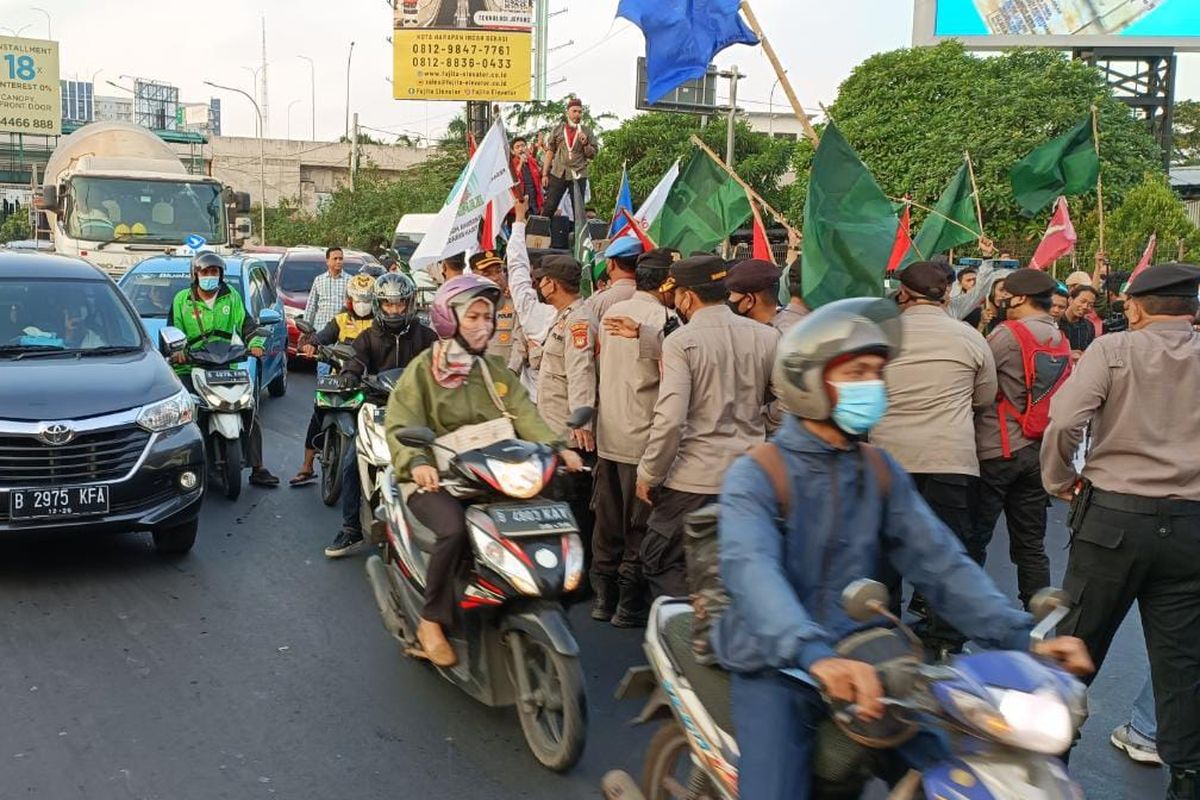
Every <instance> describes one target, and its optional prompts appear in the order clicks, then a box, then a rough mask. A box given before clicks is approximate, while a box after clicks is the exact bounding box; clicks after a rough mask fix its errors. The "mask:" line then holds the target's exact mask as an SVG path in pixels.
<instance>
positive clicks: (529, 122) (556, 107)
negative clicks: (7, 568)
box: [504, 95, 617, 139]
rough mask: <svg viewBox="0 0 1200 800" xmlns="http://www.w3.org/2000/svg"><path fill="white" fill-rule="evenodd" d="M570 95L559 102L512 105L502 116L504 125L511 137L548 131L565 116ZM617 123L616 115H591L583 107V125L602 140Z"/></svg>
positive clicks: (606, 113)
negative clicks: (606, 132)
mask: <svg viewBox="0 0 1200 800" xmlns="http://www.w3.org/2000/svg"><path fill="white" fill-rule="evenodd" d="M571 98H572V95H566V96H565V97H563V98H561V99H559V100H545V101H540V100H531V101H530V102H528V103H517V104H515V105H513V106H512V107H511V108H509V109H508V111H507V112H506V113H505V115H504V124H505V125H506V126H507V127H508V129H509V131H510V133H511V134H512V135H516V134H535V133H537V132H538V131H549V130H550V129H551V128H553V127H554V126H555V125H557V124H558V123H560V122H562V121H563V119H565V118H566V116H567V103H568V102H569V101H570V100H571ZM616 121H617V115H616V114H610V113H608V112H603V113H600V114H593V113H592V109H590V108H588V106H587V105H586V104H585V105H584V107H583V124H584V125H587V126H588V127H589V128H591V129H592V130H593V131H594V132H595V134H596V135H597V136H598V137H600V138H601V139H603V137H604V132H605V131H606V130H607V129H608V128H609V127H611V125H612V123H613V122H616Z"/></svg>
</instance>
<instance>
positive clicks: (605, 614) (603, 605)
mask: <svg viewBox="0 0 1200 800" xmlns="http://www.w3.org/2000/svg"><path fill="white" fill-rule="evenodd" d="M592 589H593V590H595V592H596V596H595V597H594V598H592V619H594V620H596V621H597V622H608V621H609V620H610V619H612V615H613V614H614V613H615V612H616V610H617V586H616V582H615V581H613V580H611V579H607V578H592Z"/></svg>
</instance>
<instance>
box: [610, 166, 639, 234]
mask: <svg viewBox="0 0 1200 800" xmlns="http://www.w3.org/2000/svg"><path fill="white" fill-rule="evenodd" d="M622 211H628V212H629V213H630V214H632V213H633V193H632V192H631V191H630V189H629V170H628V169H626V167H625V165H624V164H622V165H621V188H620V189H618V190H617V204H616V205H615V206H613V213H612V222H610V223H609V225H608V238H609V239H611V238H613V237H614V236H616V235H617V231H619V230H620V229H621V228H622V227H623V226H624V224H625V223H624V222H622V220H623V219H624V218H623V217H622V216H621V212H622Z"/></svg>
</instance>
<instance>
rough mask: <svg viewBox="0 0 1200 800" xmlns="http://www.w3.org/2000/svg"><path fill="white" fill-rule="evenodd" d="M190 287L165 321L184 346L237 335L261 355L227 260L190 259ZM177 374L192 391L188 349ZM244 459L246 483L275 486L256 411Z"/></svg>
mask: <svg viewBox="0 0 1200 800" xmlns="http://www.w3.org/2000/svg"><path fill="white" fill-rule="evenodd" d="M191 272H192V285H191V286H190V287H188V288H187V289H183V290H181V291H180V292H179V294H177V295H175V299H174V301H172V303H171V310H170V312H169V313H168V314H167V325H171V326H174V327H176V328H179V330H181V331H183V333H184V335H185V336H187V347H188V349H191V348H193V347H201V346H203V345H204V344H206V343H207V342H210V341H213V340H215V339H224V340H226V341H229V340H232V339H233V337H235V336H238V337H240V338H241V339H242V340H243V341H245V342H246V345H247V349H248V350H249V351H250V355H252V356H254V357H255V358H260V357H261V356H262V354H263V344H264V343H265V342H264V340H263V338H262V337H261V336H255V335H254V332H255V331H256V330H257V328H258V323H257V322H256V321H255V320H254V319H252V318H251V317H250V316H249V315H247V314H246V306H245V304H244V303H243V302H242V296H241V295H240V294H238V293H237V292H235V291H233V290H232V289H230V288H229V285H228V284H227V283H225V259H223V258H222V257H221V256H219V255H217V254H216V253H197V254H196V255H195V256H194V257H193V258H192V268H191ZM171 360H172V362H173V363H174V367H175V374H177V375H178V376H179V379H180V380H181V381H183V383H184V385H185V386H187V387H188V389H189V390H190V389H191V388H192V380H191V374H192V365H191V364H190V363H188V355H187V350H185V351H183V352H181V353H176V354H175V355H174V356H173V357H172V359H171ZM246 450H247V452H246V457H247V460H249V462H250V466H251V472H250V483H252V484H254V485H255V486H263V487H266V488H274V487H276V486H278V485H279V478H276V477H275V476H274V475H272V474H271V473H270V471H269V470H267V468H266V467H264V466H263V457H262V424H261V423H260V422H259V419H258V414H255V415H254V421H253V422H252V423H251V425H250V435H249V439H248V441H247V446H246Z"/></svg>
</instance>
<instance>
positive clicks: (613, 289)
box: [587, 236, 644, 322]
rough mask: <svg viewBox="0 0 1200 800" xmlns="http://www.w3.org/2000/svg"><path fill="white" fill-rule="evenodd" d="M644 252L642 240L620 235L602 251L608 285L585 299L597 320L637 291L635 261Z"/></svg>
mask: <svg viewBox="0 0 1200 800" xmlns="http://www.w3.org/2000/svg"><path fill="white" fill-rule="evenodd" d="M643 252H644V249H643V247H642V242H641V240H640V239H638V238H637V237H636V236H622V237H621V238H619V239H617V240H616V241H614V242H613V243H612V244H610V245H609V246H608V249H606V250H605V251H604V258H605V259H606V260H607V270H608V287H607V288H605V289H604V290H603V291H599V292H596V293H595V294H593V295H592V296H591V297H589V298H588V299H587V308H588V311H589V312H591V314H592V317H593V318H594V319H595V320H596V321H597V322H599V320H602V319H604V315H605V314H607V313H608V310H609V309H610V308H612V307H613V304H615V303H620V302H621V301H622V300H628V299H629V298H631V297H633V293H634V292H636V291H637V281H636V277H637V261H638V256H640V255H641V254H642V253H643Z"/></svg>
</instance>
